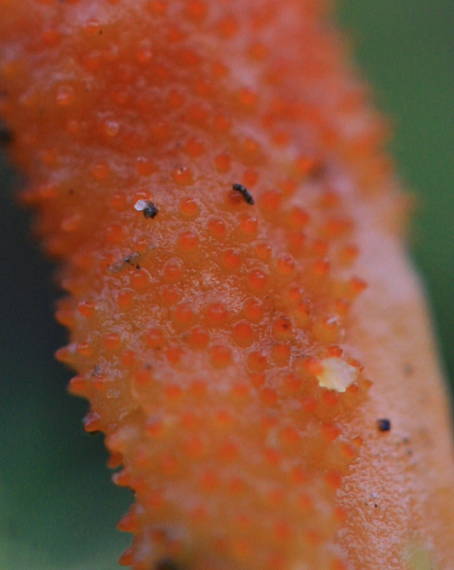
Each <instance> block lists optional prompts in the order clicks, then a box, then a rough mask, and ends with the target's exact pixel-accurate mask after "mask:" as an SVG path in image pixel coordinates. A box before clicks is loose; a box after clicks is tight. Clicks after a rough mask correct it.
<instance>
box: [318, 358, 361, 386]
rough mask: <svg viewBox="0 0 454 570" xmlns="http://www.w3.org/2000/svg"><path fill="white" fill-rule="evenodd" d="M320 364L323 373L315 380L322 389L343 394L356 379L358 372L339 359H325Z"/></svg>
mask: <svg viewBox="0 0 454 570" xmlns="http://www.w3.org/2000/svg"><path fill="white" fill-rule="evenodd" d="M320 364H321V365H322V366H323V371H322V372H320V374H317V376H316V378H317V380H318V383H319V385H320V386H321V387H322V388H327V389H328V390H336V392H345V390H346V389H347V388H348V387H349V386H350V385H351V384H353V382H354V381H355V380H356V378H357V377H358V370H357V369H356V368H355V367H354V366H352V365H351V364H348V363H347V362H345V360H342V359H341V358H336V357H333V358H325V359H324V360H322V361H321V362H320Z"/></svg>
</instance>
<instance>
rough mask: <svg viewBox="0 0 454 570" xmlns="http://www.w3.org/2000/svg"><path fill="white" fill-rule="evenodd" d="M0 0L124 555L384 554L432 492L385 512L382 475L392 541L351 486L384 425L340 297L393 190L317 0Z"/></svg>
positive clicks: (348, 559) (346, 302) (387, 558)
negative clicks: (374, 540)
mask: <svg viewBox="0 0 454 570" xmlns="http://www.w3.org/2000/svg"><path fill="white" fill-rule="evenodd" d="M0 7H1V9H2V17H1V21H0V57H1V61H0V78H1V79H0V80H1V85H2V90H1V92H0V113H1V115H2V116H4V117H5V118H6V119H7V121H8V124H9V125H10V127H11V128H12V129H13V130H14V133H15V139H16V142H15V157H16V159H17V161H18V162H19V163H20V164H21V165H22V166H23V168H24V169H25V170H26V172H27V173H28V174H29V177H30V180H31V181H32V182H31V184H30V186H29V187H28V188H27V190H26V192H25V193H24V195H23V198H24V200H25V201H26V202H27V203H30V204H37V205H38V208H39V212H40V216H39V221H38V231H39V234H40V235H41V236H42V240H43V243H44V245H45V248H46V250H47V251H48V252H49V253H50V254H52V255H53V256H56V257H57V258H60V259H61V271H60V275H59V279H60V283H61V285H62V287H63V288H64V289H65V290H66V291H67V292H68V295H67V296H66V297H65V298H63V299H62V300H61V301H60V303H59V306H58V310H57V318H58V320H59V321H60V322H61V323H63V324H64V325H66V326H67V327H68V328H69V331H70V343H69V344H68V345H67V346H66V347H64V348H62V349H60V350H59V352H58V358H59V359H60V360H61V361H63V362H65V363H67V364H69V365H70V366H71V367H72V368H74V369H75V370H76V371H77V376H75V377H74V378H73V379H72V380H71V382H70V387H69V389H70V391H71V392H72V393H73V394H75V395H78V396H83V397H85V398H87V399H88V400H89V402H90V411H89V412H88V414H87V416H86V417H85V420H84V425H85V429H86V430H87V431H99V430H100V431H103V432H104V433H105V434H106V446H107V448H108V449H109V451H110V453H111V459H110V467H112V468H114V469H117V471H116V472H115V474H114V477H113V478H114V481H115V483H117V484H118V485H125V486H129V487H131V488H132V489H133V490H134V492H135V496H136V502H135V504H134V505H133V506H132V507H131V510H130V511H129V512H128V513H127V514H126V515H125V517H124V518H123V519H122V520H121V521H120V523H119V528H120V529H121V530H124V531H128V532H131V533H133V534H134V540H133V545H132V547H131V549H130V550H128V551H127V552H126V553H125V554H124V555H123V556H122V557H121V560H120V563H121V564H123V565H125V566H131V567H132V568H134V569H135V570H151V569H163V568H172V569H173V568H175V569H178V570H180V569H181V570H184V569H187V570H234V569H235V570H271V569H273V570H309V569H310V570H343V569H349V568H352V569H353V568H357V569H358V570H360V569H367V568H371V569H372V568H378V566H377V565H376V562H377V560H378V559H379V558H378V557H379V552H380V550H381V549H382V548H383V545H386V548H387V550H386V553H382V555H381V556H382V558H381V560H383V566H380V567H383V568H404V567H405V566H404V565H405V561H404V557H405V552H406V549H408V548H410V546H411V544H413V543H415V544H419V543H420V542H418V541H420V540H422V539H421V532H420V527H418V523H417V522H416V523H415V524H414V528H412V527H411V524H409V522H408V521H409V520H410V518H412V517H413V518H414V520H415V521H418V520H419V519H422V518H423V516H424V512H425V511H424V509H425V508H426V507H425V506H424V505H426V504H427V503H428V502H429V499H430V493H429V492H428V493H426V496H425V497H424V498H421V499H414V501H413V502H414V504H413V506H412V507H411V508H410V507H409V510H408V512H400V513H397V514H396V513H395V512H394V511H393V510H392V504H393V501H394V500H395V496H391V495H389V496H388V497H387V496H386V492H385V491H382V495H383V497H384V498H383V501H384V504H388V505H389V508H390V511H389V512H390V513H391V514H390V516H391V518H392V520H393V521H394V523H395V524H396V525H397V527H398V528H397V530H396V529H395V528H394V530H393V531H392V534H393V535H394V538H395V540H394V541H393V540H392V539H391V534H387V531H386V530H384V528H383V527H384V525H385V522H384V521H383V519H381V520H379V521H378V523H377V522H376V521H377V516H378V515H374V516H375V519H373V520H370V517H371V516H373V515H369V514H367V513H366V514H364V515H361V516H360V515H359V514H358V505H357V504H356V503H355V501H356V500H358V502H359V501H360V500H361V501H363V498H364V497H363V495H361V492H359V491H358V492H356V491H355V492H354V493H353V494H354V495H355V497H360V498H359V499H356V498H355V497H354V498H353V499H352V498H351V497H350V495H349V493H351V487H352V483H351V481H352V479H351V477H352V475H351V473H352V472H354V471H352V469H353V470H354V468H355V465H361V461H369V463H370V464H371V465H375V464H374V463H373V461H372V460H371V459H370V456H369V455H368V453H369V452H368V451H367V450H369V451H370V449H371V446H374V445H376V446H377V449H381V450H382V451H384V450H386V445H390V444H388V443H386V442H384V438H391V437H393V435H392V434H394V429H393V432H392V434H391V433H389V434H388V433H386V434H385V433H378V434H377V432H378V431H379V430H377V418H379V417H380V416H378V415H373V416H370V415H369V416H367V414H366V416H367V419H366V421H365V424H364V425H366V426H367V427H366V428H365V427H364V425H363V424H362V423H361V421H360V420H358V418H359V417H362V414H363V412H362V410H364V409H365V408H364V406H366V405H367V402H368V401H369V399H370V386H371V380H374V381H375V378H374V377H372V376H374V375H373V374H372V375H370V373H369V371H368V368H367V354H368V352H367V349H364V350H362V346H361V342H362V341H361V340H358V341H357V342H355V341H354V339H355V338H356V337H361V334H359V332H358V331H360V329H358V328H355V326H356V325H355V319H357V318H358V317H355V312H353V315H352V306H353V307H354V306H355V303H356V298H357V297H358V296H360V295H361V294H362V292H363V290H364V289H365V288H366V280H367V281H369V276H368V275H367V268H365V269H364V271H362V265H361V256H363V258H362V259H364V256H366V257H367V256H371V255H372V256H374V255H376V256H377V259H380V254H379V253H377V248H376V247H375V246H374V244H373V243H372V244H371V242H370V240H369V241H368V240H367V239H366V238H365V237H364V235H365V234H366V233H368V232H370V231H372V234H373V232H374V231H376V233H377V235H379V234H380V232H382V233H383V234H384V235H385V236H386V237H385V238H383V241H382V237H380V240H379V241H380V242H381V243H385V245H384V246H383V247H385V248H386V243H388V242H389V241H391V242H392V243H395V242H396V243H397V242H398V239H399V237H398V231H397V229H398V228H400V227H401V225H402V214H401V212H402V209H403V206H402V205H403V200H402V198H401V196H400V193H399V189H398V187H397V185H396V183H395V181H394V177H393V175H392V169H391V167H390V162H389V158H388V157H387V156H386V155H385V154H384V153H383V151H382V150H381V149H382V145H383V140H384V137H385V133H386V127H385V124H384V123H383V121H382V119H381V118H380V117H378V116H377V114H376V113H375V111H374V110H373V109H372V108H371V107H369V106H368V105H367V104H366V103H365V87H364V85H363V84H362V83H361V82H359V81H358V79H357V77H356V76H355V75H354V73H353V72H352V71H351V70H350V69H349V67H348V66H347V65H346V64H345V63H344V53H343V52H344V48H343V45H342V43H341V41H340V39H339V37H338V36H337V34H336V33H335V32H334V31H333V29H332V27H331V25H330V23H329V22H328V18H327V17H326V15H325V7H324V3H323V2H319V1H314V0H304V1H301V0H298V1H297V0H286V1H285V2H282V3H278V2H275V1H274V0H260V1H259V0H249V1H247V2H246V1H245V0H229V1H226V0H225V1H219V0H218V1H217V2H208V1H203V0H188V1H182V0H175V1H172V2H166V1H161V0H147V1H142V0H137V1H134V2H133V1H126V0H124V1H122V0H117V1H114V0H110V1H108V0H72V1H70V0H68V1H66V2H57V1H53V0H41V1H39V0H36V1H31V0H24V1H21V2H17V1H16V0H2V1H1V2H0ZM371 228H372V230H371ZM374 228H375V229H374ZM372 242H373V239H372ZM363 246H364V248H365V253H362V252H361V247H363ZM392 247H397V246H392ZM399 255H400V254H399ZM358 256H359V261H358ZM391 257H392V256H391ZM396 263H397V265H399V263H400V262H396ZM362 264H363V265H364V261H363V262H362ZM366 265H367V263H366ZM399 267H400V266H399ZM399 271H400V269H398V270H397V274H398V273H399ZM372 273H373V272H372ZM365 278H366V279H365ZM387 279H388V278H387ZM380 280H381V276H376V282H377V283H379V284H380ZM388 281H389V279H388ZM373 283H375V282H373ZM379 289H380V287H378V290H379ZM375 295H376V298H377V299H378V298H379V297H380V293H375ZM391 305H392V303H391ZM378 306H380V303H378ZM353 311H354V309H353ZM363 324H364V325H365V328H366V329H367V325H368V322H367V319H363ZM355 331H356V332H355ZM355 335H356V336H355ZM365 337H367V332H366V333H365ZM371 339H372V340H371V341H370V342H371V343H372V344H373V338H372V337H371ZM365 364H366V367H364V365H365ZM380 374H381V372H380V371H377V372H376V376H377V378H378V379H380ZM391 411H392V410H391ZM379 412H380V413H381V415H382V416H383V414H386V415H387V414H388V412H389V408H388V407H387V406H384V407H382V408H381V409H380V410H379ZM380 421H382V420H380ZM440 421H441V420H440ZM380 429H381V428H380ZM382 431H389V430H382ZM369 434H370V438H371V439H370V441H369V440H368V437H369ZM374 438H375V439H374ZM379 438H380V439H379ZM366 440H367V441H366ZM371 442H372V443H371ZM382 442H383V443H382ZM392 445H394V446H395V445H396V442H395V441H394V443H393V444H392ZM380 446H381V447H380ZM427 446H429V444H427ZM361 457H362V458H363V459H362V460H361ZM396 469H398V470H399V473H401V472H406V471H409V470H411V469H412V468H410V467H408V465H407V464H406V463H402V462H401V463H399V466H398V467H396ZM391 471H392V469H391ZM390 473H391V472H390ZM388 475H389V473H388ZM392 475H393V473H391V476H392ZM346 476H347V481H350V483H349V484H347V485H346V484H344V480H345V477H346ZM375 476H376V475H375V474H374V475H371V476H370V477H369V479H368V480H369V481H371V480H372V479H373V478H374V477H375ZM385 477H386V475H385ZM417 477H418V475H415V478H417ZM358 479H360V477H358ZM354 482H355V479H354V478H353V483H354ZM359 487H361V485H359ZM366 487H367V484H364V485H363V487H362V488H363V490H364V488H366ZM445 487H446V485H445ZM404 488H407V487H405V485H404ZM408 488H409V487H408ZM396 492H398V491H397V487H396ZM355 493H356V494H355ZM358 493H359V494H358ZM434 493H435V491H434ZM434 493H432V495H433V496H434ZM433 496H432V499H430V500H432V503H433V501H434V499H433ZM343 497H344V498H343ZM345 497H346V498H345ZM386 502H387V503H386ZM373 510H374V509H373V508H372V511H373ZM404 511H405V509H404ZM399 517H401V518H400V519H399ZM418 517H419V518H418ZM401 519H402V521H403V520H404V519H405V521H407V522H406V523H405V522H404V523H403V524H402V521H401ZM350 520H351V521H352V522H349V521H350ZM447 520H448V517H445V523H446V521H447ZM358 521H361V522H358ZM363 522H364V527H365V528H367V529H368V530H367V532H369V533H372V534H371V536H373V533H374V532H376V533H377V532H378V534H379V535H380V536H383V537H384V539H383V540H384V542H383V543H380V544H377V545H375V546H374V545H372V546H368V545H366V547H364V541H365V540H366V542H367V539H365V538H364V536H362V535H361V536H360V531H359V530H358V528H359V527H360V526H362V525H363ZM445 523H443V524H445ZM368 525H369V526H368ZM371 525H372V526H371ZM374 525H378V526H375V527H374ZM400 527H402V528H400ZM377 528H380V529H381V530H379V531H377ZM434 528H435V527H434ZM374 529H375V530H374ZM355 533H356V534H355ZM358 533H359V534H358ZM380 533H381V534H380ZM430 533H431V534H430ZM435 534H436V532H435V531H434V529H432V528H431V530H430V532H429V536H430V540H429V543H430V544H429V543H428V544H426V542H424V543H423V544H424V548H426V547H427V549H429V550H430V549H432V548H434V549H435V550H436V548H435V547H434V544H435V543H436V541H437V540H442V539H438V538H437V537H436V536H435ZM352 537H353V538H352ZM424 540H425V538H424ZM443 544H444V543H443ZM361 549H363V551H366V550H367V556H366V557H364V556H363V554H362V553H361ZM434 556H435V557H436V555H434ZM408 559H409V558H408ZM437 560H439V561H441V562H443V560H444V559H443V557H442V555H440V556H439V557H438V558H437ZM446 568H448V567H447V566H446Z"/></svg>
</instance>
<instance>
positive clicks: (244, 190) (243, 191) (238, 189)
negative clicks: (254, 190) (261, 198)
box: [232, 184, 255, 206]
mask: <svg viewBox="0 0 454 570" xmlns="http://www.w3.org/2000/svg"><path fill="white" fill-rule="evenodd" d="M232 188H233V190H235V192H239V193H240V194H241V195H242V196H243V198H244V201H245V202H246V203H247V204H250V205H251V206H253V205H254V204H255V200H254V198H253V196H252V194H251V193H250V192H249V190H248V189H247V188H246V186H243V185H242V184H232Z"/></svg>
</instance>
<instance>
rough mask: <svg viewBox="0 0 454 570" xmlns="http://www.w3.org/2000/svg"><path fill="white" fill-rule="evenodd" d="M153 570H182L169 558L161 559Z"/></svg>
mask: <svg viewBox="0 0 454 570" xmlns="http://www.w3.org/2000/svg"><path fill="white" fill-rule="evenodd" d="M154 570H182V568H181V566H180V565H179V564H177V563H176V562H174V561H173V560H172V559H171V558H162V559H161V560H158V562H156V564H155V565H154Z"/></svg>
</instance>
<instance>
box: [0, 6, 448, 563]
mask: <svg viewBox="0 0 454 570" xmlns="http://www.w3.org/2000/svg"><path fill="white" fill-rule="evenodd" d="M339 17H340V20H341V22H342V24H343V26H344V27H345V28H346V29H347V30H348V31H349V34H350V37H351V38H352V40H353V45H354V47H355V53H356V57H357V60H358V61H359V63H360V65H361V67H362V70H363V73H364V74H365V75H366V76H367V77H368V78H369V80H370V82H371V83H372V84H373V86H374V88H375V97H376V101H377V104H378V105H379V107H380V108H381V109H383V110H384V111H385V112H386V113H387V114H388V115H389V116H391V118H392V120H393V122H394V127H395V139H394V141H393V143H392V150H393V152H394V155H395V157H396V159H397V161H398V164H399V167H400V171H401V174H402V176H403V178H404V179H405V180H406V183H407V186H408V188H409V189H410V190H411V191H413V192H414V193H415V194H416V195H417V196H418V197H419V210H418V211H417V215H416V218H415V220H414V224H413V233H412V248H413V251H414V255H415V258H416V261H417V263H418V265H419V267H420V269H421V271H422V272H423V274H424V279H425V283H426V286H427V288H428V290H429V294H430V298H431V302H432V306H433V311H434V317H435V321H436V329H437V332H438V335H439V338H440V347H441V352H442V356H443V362H444V365H445V367H446V370H447V371H448V373H450V377H451V378H453V375H454V352H453V351H452V350H451V344H452V342H453V340H454V332H453V331H454V316H453V311H452V310H451V303H450V301H451V297H450V295H451V290H452V288H451V285H452V284H453V283H454V255H453V232H452V229H451V223H450V222H451V219H450V218H451V216H452V212H453V209H454V208H453V206H454V192H453V188H452V187H451V184H452V183H453V181H454V161H453V156H452V153H453V149H454V144H453V143H454V113H453V102H454V34H453V32H452V30H453V19H454V4H453V2H452V0H432V1H431V2H427V0H376V1H372V0H343V2H342V3H341V6H340V10H339ZM0 166H1V168H2V176H1V179H0V180H1V182H0V183H1V187H0V208H1V213H0V220H1V229H0V260H1V264H0V274H1V291H2V295H1V297H0V317H1V319H0V406H1V424H0V425H1V430H0V450H1V456H0V457H1V458H0V568H1V569H2V570H114V569H115V568H116V567H117V566H116V559H117V557H118V555H119V554H120V553H121V551H122V550H123V548H124V547H125V546H126V545H127V543H128V537H127V536H124V535H122V534H120V533H118V532H116V531H115V530H114V525H115V522H116V521H117V520H118V518H119V517H120V515H121V513H123V512H124V511H125V510H126V508H127V504H128V502H129V494H128V492H127V491H125V490H123V489H119V488H115V487H114V486H113V485H111V484H110V482H109V477H110V476H109V472H108V471H107V469H106V468H105V467H104V463H105V453H104V450H103V448H102V438H101V437H100V436H88V435H86V434H84V432H83V431H82V429H81V427H80V426H81V424H80V420H81V418H82V415H83V413H84V410H85V408H86V404H85V403H84V402H82V401H79V400H78V399H76V398H71V397H69V396H67V394H66V392H65V386H66V383H67V380H68V378H69V373H68V371H67V370H65V369H64V368H63V367H62V366H60V365H59V364H58V363H57V362H55V361H54V360H53V358H52V354H53V352H54V350H55V349H56V348H58V347H59V346H61V345H62V344H64V338H65V334H64V331H63V330H62V329H61V328H60V327H58V326H57V324H55V322H54V320H53V316H52V312H53V303H54V300H55V298H56V296H57V294H58V292H57V290H56V289H55V287H54V285H53V283H52V267H51V265H50V264H49V263H48V262H47V261H46V260H45V259H43V257H42V256H41V255H40V252H39V251H38V249H37V246H36V244H35V243H34V241H33V239H32V238H31V237H30V233H29V224H30V216H29V215H28V213H25V212H22V211H20V210H19V209H18V208H17V207H16V206H15V205H14V203H13V202H12V199H11V195H12V190H13V188H14V185H15V184H16V185H17V176H16V175H14V174H13V173H12V172H11V170H9V169H8V168H7V167H6V163H5V161H2V163H1V165H0Z"/></svg>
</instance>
